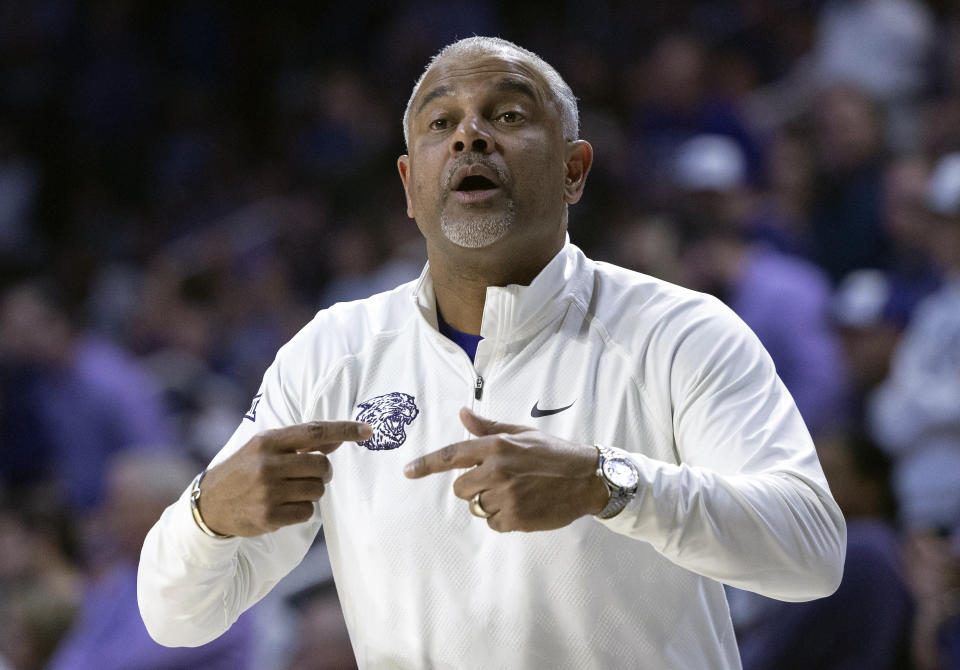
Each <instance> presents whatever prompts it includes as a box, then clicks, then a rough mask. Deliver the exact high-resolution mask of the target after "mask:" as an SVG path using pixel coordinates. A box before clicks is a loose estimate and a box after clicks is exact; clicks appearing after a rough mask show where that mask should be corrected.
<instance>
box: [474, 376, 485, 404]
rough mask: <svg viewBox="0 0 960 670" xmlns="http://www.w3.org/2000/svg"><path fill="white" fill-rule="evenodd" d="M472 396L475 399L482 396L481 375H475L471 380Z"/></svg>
mask: <svg viewBox="0 0 960 670" xmlns="http://www.w3.org/2000/svg"><path fill="white" fill-rule="evenodd" d="M473 397H474V399H475V400H480V398H481V397H483V377H482V376H481V375H477V378H476V380H475V381H474V382H473Z"/></svg>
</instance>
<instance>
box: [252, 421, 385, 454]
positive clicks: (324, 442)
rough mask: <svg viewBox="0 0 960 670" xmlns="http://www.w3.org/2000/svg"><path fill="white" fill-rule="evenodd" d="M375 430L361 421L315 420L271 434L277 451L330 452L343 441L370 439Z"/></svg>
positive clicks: (271, 443)
mask: <svg viewBox="0 0 960 670" xmlns="http://www.w3.org/2000/svg"><path fill="white" fill-rule="evenodd" d="M371 435H373V430H372V429H371V428H370V426H369V425H368V424H365V423H361V422H359V421H313V422H311V423H301V424H298V425H296V426H288V427H286V428H280V429H278V430H275V431H272V432H271V433H270V434H269V437H268V439H269V441H270V446H271V447H272V448H273V449H274V450H275V451H322V452H323V453H325V454H329V453H330V452H331V451H333V450H334V449H336V448H337V447H338V446H339V445H340V444H341V443H342V442H347V441H354V442H359V441H361V440H366V439H368V438H369V437H370V436H371Z"/></svg>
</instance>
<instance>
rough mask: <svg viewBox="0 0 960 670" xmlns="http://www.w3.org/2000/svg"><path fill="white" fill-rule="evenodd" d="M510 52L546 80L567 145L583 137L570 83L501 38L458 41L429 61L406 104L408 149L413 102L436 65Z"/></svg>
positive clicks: (404, 134)
mask: <svg viewBox="0 0 960 670" xmlns="http://www.w3.org/2000/svg"><path fill="white" fill-rule="evenodd" d="M511 52H512V53H513V54H516V55H519V56H520V57H522V58H523V59H524V60H525V61H526V62H527V64H528V65H530V66H531V67H533V69H534V70H536V72H537V74H539V75H540V76H541V77H543V80H544V81H545V82H546V84H547V87H548V88H549V90H550V94H551V96H552V97H553V101H554V102H555V103H556V104H557V107H558V108H559V109H560V123H561V126H562V128H563V138H564V139H565V140H567V141H572V140H575V139H577V138H578V137H579V136H580V113H579V111H578V110H577V98H576V96H574V95H573V91H572V90H570V87H569V86H568V85H567V82H565V81H564V80H563V77H561V76H560V73H559V72H557V71H556V70H555V69H554V68H553V66H552V65H550V64H549V63H548V62H547V61H545V60H543V59H542V58H540V56H538V55H537V54H535V53H533V52H532V51H528V50H527V49H524V48H523V47H521V46H517V45H516V44H514V43H513V42H510V41H508V40H504V39H501V38H499V37H477V36H474V37H467V38H465V39H462V40H459V41H457V42H454V43H453V44H448V45H447V46H445V47H444V48H443V49H441V50H440V51H439V52H438V53H437V54H436V55H435V56H434V57H433V58H431V59H430V62H429V63H427V67H426V69H424V71H423V74H421V75H420V78H419V79H417V83H416V84H414V86H413V92H412V93H411V94H410V99H409V100H408V101H407V108H406V110H405V111H404V112H403V141H404V143H405V144H406V146H407V147H408V148H409V146H410V115H411V108H412V107H413V99H414V98H416V97H417V93H418V92H419V91H420V85H421V84H423V80H424V79H425V78H426V76H427V74H429V72H430V71H431V70H432V69H433V68H434V66H435V65H437V64H438V63H440V62H441V61H443V60H444V59H446V58H449V57H452V56H467V57H472V58H477V57H480V56H487V55H494V56H498V55H502V54H505V53H511Z"/></svg>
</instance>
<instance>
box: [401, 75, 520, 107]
mask: <svg viewBox="0 0 960 670" xmlns="http://www.w3.org/2000/svg"><path fill="white" fill-rule="evenodd" d="M494 89H495V90H497V91H500V92H501V93H519V94H520V95H523V96H526V97H528V98H530V99H531V100H532V101H534V102H537V95H536V93H534V92H533V89H532V88H530V87H529V86H527V84H525V83H524V82H522V81H520V80H518V79H512V78H509V77H507V78H504V79H501V80H500V81H498V82H497V83H496V84H495V85H494ZM453 94H454V89H453V87H452V86H447V85H443V86H437V87H436V88H435V89H432V90H431V91H430V92H429V93H427V94H426V95H424V96H423V100H421V101H420V104H419V105H418V106H417V112H416V113H417V114H419V113H420V112H422V111H423V108H424V107H426V106H427V105H428V104H430V103H431V102H433V101H434V100H436V99H437V98H443V97H446V96H450V95H453Z"/></svg>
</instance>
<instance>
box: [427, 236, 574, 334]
mask: <svg viewBox="0 0 960 670" xmlns="http://www.w3.org/2000/svg"><path fill="white" fill-rule="evenodd" d="M562 247H563V240H561V241H560V243H559V244H558V245H556V247H555V248H554V247H553V246H551V247H550V248H548V249H546V250H545V251H544V252H543V253H540V254H527V255H526V256H523V257H521V258H519V259H518V258H516V257H513V256H512V255H511V256H510V257H507V258H504V257H503V255H502V254H500V258H497V257H496V256H497V254H490V256H491V257H490V258H488V259H487V258H481V259H478V258H476V257H474V258H471V259H469V260H468V261H466V262H464V259H452V258H449V257H448V256H447V255H445V254H443V253H439V252H438V251H437V250H435V249H434V248H432V246H431V245H430V244H429V243H428V245H427V256H428V258H429V259H430V278H431V279H432V280H433V290H434V293H435V294H436V296H437V308H438V309H439V310H440V313H441V314H443V320H444V321H446V322H447V323H448V324H449V325H450V326H451V327H452V328H455V329H456V330H459V331H460V332H462V333H469V334H471V335H479V334H480V324H481V323H482V321H483V306H484V303H485V302H486V298H487V287H488V286H508V285H510V284H520V285H522V286H526V285H528V284H530V282H532V281H533V280H534V278H535V277H536V276H537V275H538V274H539V273H540V271H541V270H543V268H544V267H546V265H547V263H549V262H550V260H551V259H552V258H553V257H554V256H555V255H556V254H557V252H559V251H560V249H561V248H562ZM472 251H476V250H472ZM471 255H472V254H471Z"/></svg>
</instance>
